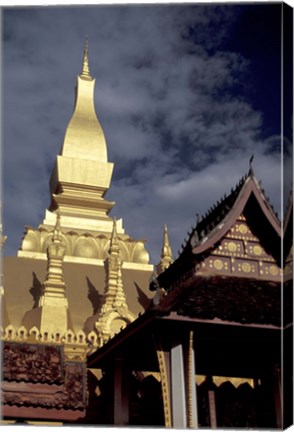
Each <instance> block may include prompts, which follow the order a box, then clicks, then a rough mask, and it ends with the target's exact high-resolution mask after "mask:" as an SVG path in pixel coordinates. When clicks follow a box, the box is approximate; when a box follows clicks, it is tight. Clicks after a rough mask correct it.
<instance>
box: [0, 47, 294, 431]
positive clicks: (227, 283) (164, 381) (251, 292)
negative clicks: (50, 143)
mask: <svg viewBox="0 0 294 432" xmlns="http://www.w3.org/2000/svg"><path fill="white" fill-rule="evenodd" d="M94 85H95V79H93V78H92V77H91V75H90V70H89V59H88V43H87V42H86V45H85V50H84V58H83V66H82V72H81V74H80V75H79V76H78V77H77V85H76V100H75V107H74V112H73V115H72V117H71V119H70V122H69V124H68V127H67V129H66V133H65V137H64V140H63V143H62V146H61V150H60V153H59V154H58V155H57V157H56V161H55V165H54V168H53V171H52V175H51V178H50V193H51V203H50V206H49V208H48V209H47V210H46V212H45V217H44V220H43V221H42V223H41V224H40V225H39V226H38V227H37V228H33V227H26V230H25V233H24V238H23V239H22V242H21V246H20V249H19V251H18V254H17V256H16V257H4V258H3V267H2V271H3V278H2V277H1V308H2V347H3V353H4V354H3V363H2V369H3V371H2V372H3V374H2V415H3V421H2V423H4V424H5V423H6V424H7V423H8V424H9V423H19V422H20V423H27V424H44V423H47V424H87V425H115V426H135V425H136V426H157V427H174V428H195V429H197V428H201V427H203V428H205V427H206V428H207V427H208V428H218V427H220V428H223V427H232V428H233V429H236V428H239V427H241V428H250V429H252V428H271V429H272V428H278V429H281V428H283V427H286V426H288V425H290V424H291V422H292V413H291V408H292V402H291V401H293V398H292V381H291V380H292V376H293V371H292V369H293V364H292V363H293V359H292V357H291V355H290V354H291V353H292V350H291V344H292V339H293V311H292V303H293V293H292V280H293V276H292V259H293V257H292V253H293V249H292V244H293V200H292V196H291V197H290V199H289V203H288V208H287V211H286V214H285V218H284V220H283V223H281V222H280V220H279V218H278V216H277V215H276V214H275V212H274V211H273V208H272V207H271V205H270V203H269V201H268V199H267V198H266V196H265V192H264V190H263V189H262V188H261V185H260V182H258V181H257V179H256V177H255V175H254V172H253V168H252V163H251V162H252V161H251V162H250V166H249V170H248V172H247V173H246V174H245V175H244V176H243V177H242V178H241V180H240V182H239V183H238V184H237V185H236V187H234V188H232V190H231V192H230V193H229V194H228V196H225V197H224V198H222V199H221V200H220V202H218V203H217V204H216V205H215V206H214V207H212V208H211V209H210V210H209V211H208V212H207V213H206V215H204V216H203V217H202V218H200V217H198V218H197V221H196V224H195V227H193V228H192V231H191V232H190V233H189V234H188V239H187V240H186V241H185V243H184V244H183V246H182V251H181V252H180V253H179V256H178V257H177V258H174V257H173V253H172V250H171V246H170V242H169V236H168V229H167V226H166V225H165V226H164V230H163V243H162V250H161V259H160V262H159V263H158V264H157V265H156V266H153V265H152V264H150V263H149V254H148V252H147V250H146V248H145V244H144V241H143V240H141V239H138V240H136V239H133V238H132V237H131V236H130V235H129V234H127V233H126V232H125V230H124V228H123V221H122V219H118V220H116V218H113V217H111V216H110V212H111V210H112V208H113V207H114V205H115V203H114V202H110V201H108V200H107V199H106V197H105V196H106V193H107V191H108V189H109V188H110V187H111V177H112V171H113V167H114V166H113V163H111V162H109V161H108V156H107V144H106V140H105V137H104V133H103V130H102V127H101V125H100V123H99V121H98V119H97V116H96V113H95V107H94ZM4 228H5V227H4ZM4 234H5V229H4ZM4 234H3V235H2V230H1V247H2V248H3V247H5V246H4V243H5V240H6V238H5V236H4ZM282 246H283V253H281V248H282ZM281 346H283V347H284V349H286V348H287V349H288V351H289V356H288V357H287V361H285V362H284V364H283V354H285V353H283V352H281ZM291 398H292V399H291Z"/></svg>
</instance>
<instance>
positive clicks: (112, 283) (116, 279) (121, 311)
mask: <svg viewBox="0 0 294 432" xmlns="http://www.w3.org/2000/svg"><path fill="white" fill-rule="evenodd" d="M108 252H109V256H108V258H107V259H106V260H105V273H106V282H105V294H104V303H103V305H102V307H101V311H100V313H99V318H98V320H97V322H96V324H95V327H96V330H97V331H98V332H99V333H100V338H101V340H102V342H104V343H105V342H107V341H108V340H109V338H110V337H113V336H114V335H115V333H118V332H119V331H120V329H122V328H124V327H125V326H126V325H127V324H129V323H130V322H132V321H134V319H135V316H134V315H133V314H132V313H131V312H130V311H129V309H128V305H127V301H126V295H125V292H124V289H123V282H122V258H121V253H120V247H119V241H118V236H117V230H116V220H115V219H114V221H113V230H112V235H111V241H110V247H109V251H108Z"/></svg>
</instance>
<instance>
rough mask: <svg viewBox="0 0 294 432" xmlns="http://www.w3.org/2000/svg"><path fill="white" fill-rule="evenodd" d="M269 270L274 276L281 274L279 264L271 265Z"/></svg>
mask: <svg viewBox="0 0 294 432" xmlns="http://www.w3.org/2000/svg"><path fill="white" fill-rule="evenodd" d="M269 272H270V274H272V275H273V276H276V275H277V274H279V269H278V267H277V266H274V265H271V266H270V268H269Z"/></svg>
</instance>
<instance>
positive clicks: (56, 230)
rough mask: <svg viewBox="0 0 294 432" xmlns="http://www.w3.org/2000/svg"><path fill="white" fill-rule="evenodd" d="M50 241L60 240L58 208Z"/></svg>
mask: <svg viewBox="0 0 294 432" xmlns="http://www.w3.org/2000/svg"><path fill="white" fill-rule="evenodd" d="M52 241H53V242H56V241H59V242H60V241H61V224H60V211H59V209H58V210H57V212H56V223H55V227H54V231H53V237H52Z"/></svg>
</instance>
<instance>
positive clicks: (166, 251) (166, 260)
mask: <svg viewBox="0 0 294 432" xmlns="http://www.w3.org/2000/svg"><path fill="white" fill-rule="evenodd" d="M172 263H173V257H172V250H171V246H170V243H169V239H168V230H167V225H166V224H165V225H164V233H163V244H162V249H161V257H160V262H159V264H158V265H157V273H158V274H160V273H162V272H163V271H164V270H166V269H167V268H168V267H169V266H170V265H171V264H172Z"/></svg>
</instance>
